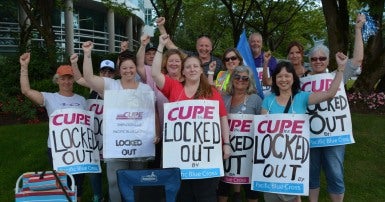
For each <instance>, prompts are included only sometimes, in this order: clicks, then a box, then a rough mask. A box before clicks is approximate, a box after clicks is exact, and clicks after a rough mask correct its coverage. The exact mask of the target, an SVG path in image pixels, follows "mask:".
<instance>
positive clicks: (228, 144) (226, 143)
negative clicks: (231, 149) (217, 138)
mask: <svg viewBox="0 0 385 202" xmlns="http://www.w3.org/2000/svg"><path fill="white" fill-rule="evenodd" d="M223 145H227V146H231V144H230V143H228V142H225V143H223Z"/></svg>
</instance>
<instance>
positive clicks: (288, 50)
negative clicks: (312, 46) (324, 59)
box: [286, 41, 305, 57]
mask: <svg viewBox="0 0 385 202" xmlns="http://www.w3.org/2000/svg"><path fill="white" fill-rule="evenodd" d="M294 46H297V47H298V49H299V51H301V54H302V57H303V54H304V50H305V49H304V48H303V46H302V44H300V43H299V42H298V41H292V42H290V43H289V45H288V46H287V49H286V54H288V55H289V53H290V49H291V48H293V47H294Z"/></svg>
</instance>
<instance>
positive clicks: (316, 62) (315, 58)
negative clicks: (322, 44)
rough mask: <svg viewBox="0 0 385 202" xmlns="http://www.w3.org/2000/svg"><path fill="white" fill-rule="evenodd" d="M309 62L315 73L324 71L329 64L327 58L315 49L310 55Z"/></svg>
mask: <svg viewBox="0 0 385 202" xmlns="http://www.w3.org/2000/svg"><path fill="white" fill-rule="evenodd" d="M310 64H311V68H312V70H313V72H314V73H315V74H320V73H324V72H325V71H326V68H327V66H328V65H329V58H328V57H327V55H326V54H325V53H324V52H323V51H321V50H318V51H315V52H314V53H313V54H312V55H311V57H310Z"/></svg>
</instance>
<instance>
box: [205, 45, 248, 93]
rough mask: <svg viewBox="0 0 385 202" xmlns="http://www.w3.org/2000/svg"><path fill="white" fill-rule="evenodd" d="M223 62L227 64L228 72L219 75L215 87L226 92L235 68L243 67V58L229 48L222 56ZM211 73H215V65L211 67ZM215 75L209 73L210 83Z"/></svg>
mask: <svg viewBox="0 0 385 202" xmlns="http://www.w3.org/2000/svg"><path fill="white" fill-rule="evenodd" d="M222 62H223V64H225V67H226V70H225V71H220V72H219V73H218V75H217V78H216V80H215V87H216V88H217V89H218V90H219V91H226V87H227V85H228V83H229V80H230V75H231V73H232V72H233V70H234V68H235V67H237V66H240V65H243V58H242V56H241V54H240V53H239V52H238V50H237V49H235V48H229V49H227V50H226V51H225V52H224V53H223V56H222ZM209 68H210V71H212V72H213V73H214V70H215V65H210V67H209ZM213 76H214V75H213V74H211V72H209V74H208V78H209V81H210V80H211V78H210V77H213Z"/></svg>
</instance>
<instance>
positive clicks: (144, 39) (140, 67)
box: [136, 34, 151, 82]
mask: <svg viewBox="0 0 385 202" xmlns="http://www.w3.org/2000/svg"><path fill="white" fill-rule="evenodd" d="M150 39H151V38H150V36H148V35H146V34H144V35H142V36H141V37H140V47H139V50H138V52H137V53H136V67H137V71H138V74H139V76H140V78H141V79H142V81H144V82H147V78H146V69H145V68H144V57H145V55H146V46H147V44H148V43H150Z"/></svg>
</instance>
